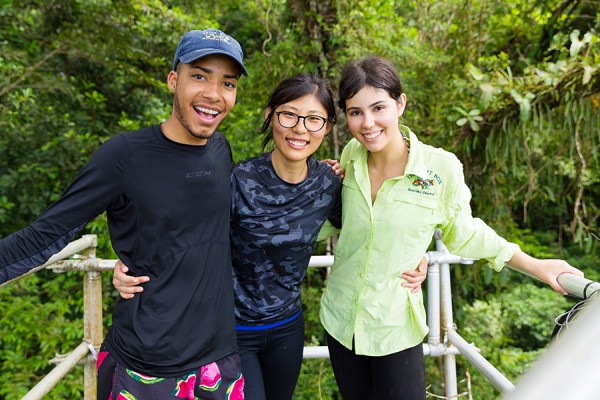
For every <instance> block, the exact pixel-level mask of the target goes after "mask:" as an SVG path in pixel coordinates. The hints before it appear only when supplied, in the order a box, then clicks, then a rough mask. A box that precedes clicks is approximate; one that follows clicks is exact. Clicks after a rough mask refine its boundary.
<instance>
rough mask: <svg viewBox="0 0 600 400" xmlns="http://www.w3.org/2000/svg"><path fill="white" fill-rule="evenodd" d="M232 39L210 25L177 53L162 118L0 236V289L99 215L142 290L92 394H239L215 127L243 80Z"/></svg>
mask: <svg viewBox="0 0 600 400" xmlns="http://www.w3.org/2000/svg"><path fill="white" fill-rule="evenodd" d="M242 58H243V53H242V50H241V48H240V45H239V44H238V42H237V41H236V40H235V39H233V38H232V37H231V36H228V35H226V34H225V33H223V32H221V31H218V30H214V29H208V30H204V31H200V30H196V31H190V32H188V33H186V34H185V35H184V37H183V38H182V39H181V42H180V43H179V46H178V47H177V51H176V53H175V59H174V62H173V70H172V71H171V72H170V73H169V75H168V78H167V82H168V87H169V90H170V91H171V92H172V93H173V108H172V113H171V116H170V117H169V119H168V120H167V121H165V122H164V123H163V124H161V125H157V126H150V127H147V128H144V129H141V130H138V131H134V132H126V133H122V134H119V135H116V136H114V137H112V138H111V139H109V140H108V141H106V142H105V143H104V144H103V145H102V146H100V148H99V149H98V150H97V151H96V152H95V153H94V154H93V155H92V157H91V158H90V160H89V162H88V163H87V165H86V166H85V167H84V168H83V169H82V170H81V171H80V172H79V174H78V175H77V177H76V178H75V180H74V181H73V182H72V183H71V185H70V186H69V188H68V189H67V190H66V191H65V193H64V194H63V195H62V197H61V198H60V199H59V200H58V201H57V202H55V203H54V204H52V205H51V206H50V207H49V208H48V209H47V210H46V211H45V212H44V213H43V214H42V215H41V216H40V217H39V218H38V219H37V220H36V221H34V222H33V223H32V224H31V225H29V226H28V227H26V228H24V229H22V230H21V231H18V232H15V233H13V234H11V235H9V236H7V237H6V238H4V239H2V240H0V283H4V282H6V281H8V280H10V279H13V278H15V277H17V276H19V275H22V274H24V273H26V272H28V271H29V270H31V269H33V268H36V267H37V266H39V265H41V264H43V263H44V262H45V261H46V260H47V259H48V258H50V256H51V255H52V254H54V253H56V252H57V251H59V250H61V249H62V248H63V247H65V246H66V245H67V244H68V242H69V241H70V240H71V239H72V238H73V237H74V235H75V234H76V233H77V232H79V231H80V230H81V229H82V228H83V227H84V226H85V225H86V224H87V222H89V221H90V220H92V219H93V218H95V217H96V216H97V215H99V214H101V213H102V212H104V211H107V216H108V223H109V230H110V235H111V241H112V245H113V247H114V249H115V252H116V253H117V255H118V256H119V258H120V259H121V260H123V262H125V264H126V265H127V266H129V268H130V269H131V272H132V274H134V275H147V276H149V277H150V278H151V279H150V282H148V283H147V284H146V286H145V288H144V293H143V294H142V295H140V296H136V297H135V298H134V299H133V300H128V301H121V302H119V303H118V304H117V305H116V307H115V310H114V312H113V324H112V326H111V327H109V330H108V332H107V335H106V338H105V341H104V343H103V345H102V347H101V349H100V352H99V356H98V398H99V399H101V400H105V399H109V398H110V399H168V398H186V399H188V398H189V399H194V398H200V399H213V398H214V399H217V398H219V399H223V398H225V395H226V394H228V396H229V397H228V398H230V399H242V398H243V390H242V389H243V377H242V375H241V369H240V361H239V357H238V356H237V345H236V339H235V318H234V308H235V307H234V304H233V292H232V290H233V289H232V285H231V281H232V276H231V274H232V272H231V262H230V251H229V209H230V198H231V196H230V183H229V174H230V170H231V167H232V164H233V163H232V157H231V151H230V148H229V143H228V142H227V140H226V139H225V137H224V136H223V135H222V134H220V133H219V132H217V131H216V129H217V127H218V126H219V124H220V123H221V122H222V121H223V119H225V117H227V115H228V114H229V112H230V111H231V109H232V108H233V106H234V104H235V99H236V88H237V83H238V78H239V77H240V76H241V75H247V71H246V69H245V67H244V65H243V60H242Z"/></svg>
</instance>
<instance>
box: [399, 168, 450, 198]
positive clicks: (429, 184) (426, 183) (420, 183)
mask: <svg viewBox="0 0 600 400" xmlns="http://www.w3.org/2000/svg"><path fill="white" fill-rule="evenodd" d="M427 173H428V174H429V176H430V178H423V177H421V176H417V175H414V174H406V177H407V178H408V179H409V181H411V183H412V186H413V187H409V188H408V191H409V192H414V193H419V194H424V195H427V196H435V193H436V191H435V190H434V187H435V186H436V185H441V184H442V179H441V178H440V177H439V176H438V175H437V174H436V173H434V172H433V171H427Z"/></svg>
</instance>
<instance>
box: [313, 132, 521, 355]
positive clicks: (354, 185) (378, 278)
mask: <svg viewBox="0 0 600 400" xmlns="http://www.w3.org/2000/svg"><path fill="white" fill-rule="evenodd" d="M401 129H402V130H403V132H405V133H406V134H407V137H408V139H409V140H410V152H409V156H408V163H407V165H406V170H405V175H404V176H399V177H396V178H392V179H388V180H386V181H385V182H384V183H383V185H382V186H381V188H380V189H379V191H378V193H377V199H376V201H375V203H374V204H373V203H372V202H371V190H370V181H369V175H368V172H367V151H366V149H365V148H364V147H363V146H362V145H361V144H360V143H359V142H358V141H357V140H356V139H352V140H351V141H350V142H349V143H348V145H346V147H345V148H344V150H343V152H342V156H341V159H340V164H341V165H342V167H343V168H344V169H345V178H344V181H343V188H342V210H343V211H342V213H343V214H342V229H341V231H340V236H339V240H338V243H337V245H336V247H335V251H334V255H335V261H334V265H333V268H332V271H331V274H330V276H329V279H328V281H327V285H326V288H325V292H324V294H323V297H322V299H321V309H320V316H321V322H322V323H323V326H324V327H325V329H326V330H327V332H329V334H330V335H331V336H333V337H334V338H335V339H336V340H337V341H339V342H340V343H341V344H343V345H344V346H346V347H347V348H349V349H351V348H352V338H353V337H354V340H355V348H356V353H357V354H362V355H370V356H382V355H388V354H392V353H395V352H398V351H401V350H404V349H407V348H409V347H413V346H415V345H417V344H419V343H421V342H422V341H423V338H424V337H425V335H426V334H427V332H428V328H427V324H426V317H425V308H424V306H423V295H422V292H421V291H419V292H418V293H411V291H410V289H407V288H405V287H403V286H402V285H401V284H402V281H403V280H402V278H401V277H400V274H401V273H402V272H403V271H406V270H408V269H415V268H416V267H417V266H418V264H419V261H420V260H421V258H422V257H423V255H424V254H425V253H426V252H427V249H428V247H429V245H430V243H431V240H432V237H433V234H434V231H435V230H436V229H438V228H439V229H441V230H442V241H443V242H444V244H445V245H446V246H447V247H448V250H450V252H451V253H453V254H455V255H459V256H463V257H470V258H478V259H486V260H488V261H489V264H490V266H491V267H492V268H494V269H495V270H498V271H499V270H500V269H502V267H503V266H504V265H505V263H506V262H507V261H508V260H510V258H511V257H512V256H513V255H514V254H515V253H516V252H517V251H518V250H519V246H518V245H516V244H513V243H509V242H507V241H506V240H504V239H503V238H502V237H500V236H498V235H497V234H496V233H495V232H494V230H493V229H491V228H490V227H489V226H487V225H486V224H485V223H484V222H483V221H481V220H480V219H478V218H474V217H473V216H472V214H471V208H470V205H469V201H470V199H471V192H470V191H469V188H468V187H467V185H466V184H465V182H464V175H463V170H462V164H461V163H460V161H458V159H457V158H456V156H454V154H452V153H449V152H447V151H444V150H441V149H438V148H435V147H431V146H429V145H426V144H424V143H422V142H420V141H419V140H418V139H417V137H416V136H415V134H414V133H412V132H411V131H410V129H408V128H407V127H405V126H401ZM332 233H334V232H333V231H332V229H331V227H330V226H328V227H325V228H324V230H323V231H322V232H321V238H324V237H326V236H329V235H331V234H332Z"/></svg>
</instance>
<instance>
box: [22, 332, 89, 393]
mask: <svg viewBox="0 0 600 400" xmlns="http://www.w3.org/2000/svg"><path fill="white" fill-rule="evenodd" d="M88 346H89V344H88V343H87V342H83V343H81V344H80V345H79V346H77V347H76V348H75V350H73V351H72V352H71V353H69V354H68V355H67V356H66V357H65V358H64V360H62V361H61V362H60V363H59V364H58V365H57V366H56V367H54V369H53V370H52V371H50V373H49V374H48V375H46V376H45V377H44V379H42V380H41V381H39V382H38V384H37V385H35V386H34V387H33V388H32V389H31V390H30V391H29V392H27V394H26V395H25V396H23V398H22V399H21V400H40V399H43V398H44V396H45V395H47V394H48V393H49V392H50V391H51V390H52V389H53V388H54V387H55V386H56V384H57V383H58V382H59V381H60V380H61V379H62V378H64V376H65V375H66V374H67V373H68V372H69V371H70V370H71V369H73V367H75V365H77V363H78V362H79V361H80V360H81V359H82V358H83V357H85V356H86V355H87V354H88V352H89V351H90V349H89V348H88Z"/></svg>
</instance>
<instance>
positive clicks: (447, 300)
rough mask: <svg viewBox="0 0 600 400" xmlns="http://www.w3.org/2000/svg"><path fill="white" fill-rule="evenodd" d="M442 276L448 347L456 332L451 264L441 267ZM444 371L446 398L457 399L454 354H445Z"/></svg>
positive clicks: (444, 322) (443, 323)
mask: <svg viewBox="0 0 600 400" xmlns="http://www.w3.org/2000/svg"><path fill="white" fill-rule="evenodd" d="M440 275H441V298H442V301H441V303H442V331H443V332H444V335H445V342H446V344H447V345H448V346H450V345H451V344H450V343H449V341H448V337H447V333H448V331H450V330H454V314H453V313H452V289H451V286H450V264H441V265H440ZM444 369H445V376H446V379H445V382H446V390H445V393H446V397H447V398H450V399H452V398H455V397H456V396H457V395H458V384H457V379H456V358H455V355H454V354H453V353H452V352H447V353H446V354H444Z"/></svg>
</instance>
